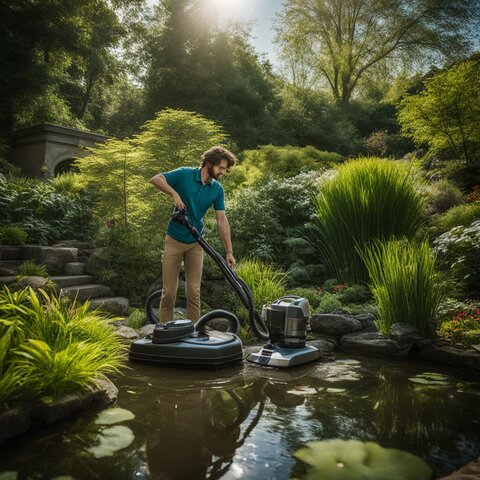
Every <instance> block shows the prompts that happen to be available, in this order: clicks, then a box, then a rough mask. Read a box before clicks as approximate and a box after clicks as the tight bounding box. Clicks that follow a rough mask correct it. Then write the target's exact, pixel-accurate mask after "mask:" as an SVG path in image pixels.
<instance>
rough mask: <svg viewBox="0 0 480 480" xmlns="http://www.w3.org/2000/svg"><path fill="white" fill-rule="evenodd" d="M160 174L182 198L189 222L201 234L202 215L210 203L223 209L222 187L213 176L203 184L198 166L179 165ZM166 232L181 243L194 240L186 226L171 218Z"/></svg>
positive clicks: (216, 208) (218, 208)
mask: <svg viewBox="0 0 480 480" xmlns="http://www.w3.org/2000/svg"><path fill="white" fill-rule="evenodd" d="M162 175H163V176H164V177H165V180H166V181H167V183H168V184H169V185H170V186H171V187H172V188H173V189H174V190H175V191H176V192H177V193H178V194H179V195H180V198H181V199H182V200H183V203H184V204H185V206H186V207H187V211H186V215H187V218H188V220H189V221H190V223H191V224H192V225H194V226H195V228H196V229H197V230H198V231H199V233H200V234H201V235H203V230H204V226H203V217H204V216H205V214H206V213H207V210H208V209H209V208H210V207H211V206H212V205H213V208H214V209H215V210H225V194H224V191H223V187H222V186H221V185H220V183H219V182H217V180H214V179H213V178H211V179H210V180H209V181H208V182H206V183H205V184H203V183H202V178H201V172H200V168H191V167H181V168H177V169H176V170H172V171H170V172H166V173H162ZM167 234H168V235H170V236H171V237H173V238H174V239H175V240H178V241H179V242H183V243H194V242H195V241H196V240H195V239H194V238H193V236H192V234H191V233H190V232H189V230H188V229H187V228H186V227H184V226H183V225H180V224H179V223H174V222H172V221H171V220H170V222H169V223H168V228H167Z"/></svg>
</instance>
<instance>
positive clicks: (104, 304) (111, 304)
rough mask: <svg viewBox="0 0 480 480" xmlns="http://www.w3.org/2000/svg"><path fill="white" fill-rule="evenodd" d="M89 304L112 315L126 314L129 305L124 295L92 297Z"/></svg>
mask: <svg viewBox="0 0 480 480" xmlns="http://www.w3.org/2000/svg"><path fill="white" fill-rule="evenodd" d="M90 305H91V306H92V307H93V308H99V309H100V310H101V311H102V312H107V313H111V314H113V315H126V313H127V310H128V307H129V303H128V298H125V297H103V298H102V297H101V298H92V299H90Z"/></svg>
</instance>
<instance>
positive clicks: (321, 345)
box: [307, 338, 335, 359]
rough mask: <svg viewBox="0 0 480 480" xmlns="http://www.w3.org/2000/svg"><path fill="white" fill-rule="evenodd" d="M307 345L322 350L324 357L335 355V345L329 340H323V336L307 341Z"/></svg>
mask: <svg viewBox="0 0 480 480" xmlns="http://www.w3.org/2000/svg"><path fill="white" fill-rule="evenodd" d="M307 345H310V346H311V347H315V348H317V349H318V350H320V354H321V356H322V358H328V359H332V358H333V357H334V354H333V350H334V348H335V346H334V344H333V343H331V342H329V341H328V340H323V339H321V338H319V339H317V340H310V341H309V342H307Z"/></svg>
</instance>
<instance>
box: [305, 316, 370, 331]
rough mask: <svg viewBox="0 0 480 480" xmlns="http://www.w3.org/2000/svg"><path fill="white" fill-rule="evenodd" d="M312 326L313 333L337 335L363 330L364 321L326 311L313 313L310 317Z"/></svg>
mask: <svg viewBox="0 0 480 480" xmlns="http://www.w3.org/2000/svg"><path fill="white" fill-rule="evenodd" d="M310 327H311V329H312V332H313V333H322V334H324V335H333V336H334V337H335V336H340V335H345V334H347V333H352V332H357V331H359V330H361V329H362V323H361V322H360V321H359V320H356V319H355V318H353V317H349V316H347V315H338V314H334V313H325V314H315V315H312V316H311V317H310Z"/></svg>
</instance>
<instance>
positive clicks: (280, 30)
mask: <svg viewBox="0 0 480 480" xmlns="http://www.w3.org/2000/svg"><path fill="white" fill-rule="evenodd" d="M478 20H479V5H478V2H476V1H475V0H412V1H409V2H398V1H396V0H385V1H377V0H330V1H328V0H286V3H285V9H284V11H283V13H282V15H281V16H280V21H279V24H278V27H277V42H278V43H279V45H280V47H281V48H282V50H283V53H284V58H285V59H289V61H290V63H291V68H293V69H295V68H297V69H298V68H300V70H301V71H303V72H305V71H306V72H308V71H309V70H312V69H313V72H314V74H315V75H318V76H319V77H321V78H322V79H323V80H324V81H325V82H326V85H327V86H328V88H329V89H330V90H331V92H332V94H333V97H334V98H335V101H336V102H337V103H339V104H340V105H342V106H344V107H347V106H348V105H349V102H350V99H351V98H352V95H353V94H354V92H355V90H356V89H357V88H358V86H359V84H360V83H361V81H362V79H363V78H364V77H365V76H366V75H367V73H369V72H371V71H372V70H374V69H375V68H378V67H380V66H382V67H385V64H386V63H387V64H389V65H390V67H394V64H395V62H398V61H399V60H401V59H403V60H413V61H415V60H420V59H422V58H425V56H426V55H427V56H430V57H431V58H432V57H433V58H436V59H440V58H451V57H452V56H454V55H462V54H464V53H465V52H466V51H468V49H469V46H468V41H469V38H468V34H469V33H471V32H470V30H469V29H470V27H471V28H472V29H473V28H474V27H475V26H476V24H477V23H478ZM472 31H473V30H472ZM292 52H294V53H293V54H292ZM295 52H302V55H301V56H300V57H299V55H298V54H295ZM299 60H300V61H299Z"/></svg>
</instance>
